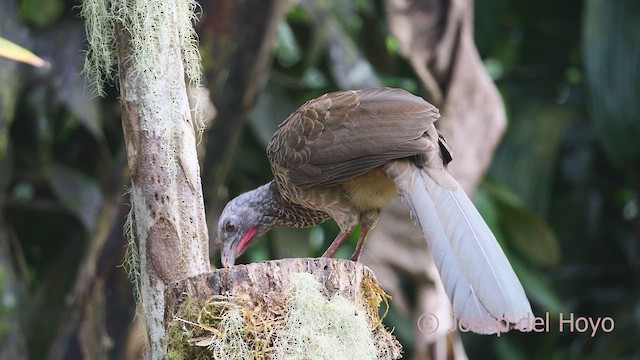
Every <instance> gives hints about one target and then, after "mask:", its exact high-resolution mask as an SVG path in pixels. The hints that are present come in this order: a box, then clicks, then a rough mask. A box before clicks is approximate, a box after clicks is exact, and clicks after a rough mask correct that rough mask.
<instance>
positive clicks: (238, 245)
mask: <svg viewBox="0 0 640 360" xmlns="http://www.w3.org/2000/svg"><path fill="white" fill-rule="evenodd" d="M255 236H256V229H255V228H251V229H250V230H249V231H247V233H246V234H245V235H244V236H243V237H242V239H240V241H237V240H232V241H227V242H226V243H225V244H224V246H223V248H222V254H221V259H220V261H222V265H223V266H224V267H227V268H229V267H232V266H233V264H235V262H236V258H237V257H238V256H240V255H242V253H243V252H244V251H245V250H246V249H247V247H248V246H249V244H251V243H252V242H253V238H254V237H255Z"/></svg>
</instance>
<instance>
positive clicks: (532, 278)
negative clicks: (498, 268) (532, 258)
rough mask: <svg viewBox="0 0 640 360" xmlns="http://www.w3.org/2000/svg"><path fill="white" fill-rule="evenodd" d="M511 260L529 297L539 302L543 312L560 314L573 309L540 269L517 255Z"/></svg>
mask: <svg viewBox="0 0 640 360" xmlns="http://www.w3.org/2000/svg"><path fill="white" fill-rule="evenodd" d="M509 262H510V263H511V266H512V267H513V271H515V272H516V274H517V275H518V278H519V279H520V281H521V282H522V286H524V288H525V291H526V293H527V296H528V297H529V299H531V301H532V302H533V303H535V304H537V305H538V307H539V308H541V309H542V310H543V312H549V313H550V314H559V313H568V312H569V311H570V310H571V309H569V307H568V306H567V305H566V304H565V303H564V302H563V301H562V300H561V298H560V296H559V295H558V293H557V292H556V291H555V290H554V289H553V288H552V287H551V286H550V285H549V281H548V280H547V279H545V277H544V276H543V274H541V273H540V271H539V270H536V269H533V268H531V267H528V266H526V265H524V264H523V263H522V262H521V261H520V260H518V258H517V257H512V258H509ZM535 315H536V316H542V315H544V314H538V313H536V314H535Z"/></svg>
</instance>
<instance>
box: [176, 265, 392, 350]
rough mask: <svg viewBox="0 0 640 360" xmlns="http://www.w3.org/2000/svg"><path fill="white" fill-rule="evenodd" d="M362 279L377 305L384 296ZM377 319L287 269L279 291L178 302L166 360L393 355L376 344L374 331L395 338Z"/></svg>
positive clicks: (386, 342)
mask: <svg viewBox="0 0 640 360" xmlns="http://www.w3.org/2000/svg"><path fill="white" fill-rule="evenodd" d="M369 282H370V284H369V285H367V289H369V290H370V291H369V293H368V295H366V296H368V298H365V301H367V302H368V301H370V300H367V299H371V301H373V302H375V303H376V304H379V303H380V302H381V301H383V299H385V298H386V294H384V292H382V290H381V289H379V287H377V286H373V285H372V284H375V279H373V278H372V279H369ZM363 290H364V289H363ZM376 309H377V307H375V308H374V309H373V311H375V310H376ZM379 321H380V319H379V317H377V313H376V314H373V315H372V314H363V313H361V310H359V309H358V308H357V307H356V306H355V304H354V303H353V302H351V301H350V300H348V299H347V298H345V297H344V296H341V295H339V294H336V295H334V296H332V297H331V298H327V297H326V296H325V295H324V294H323V293H322V291H321V284H320V283H319V282H318V280H316V279H315V277H314V276H313V275H311V274H308V273H299V274H293V275H292V276H291V279H290V286H289V288H288V289H287V290H286V291H285V292H282V291H280V292H277V291H272V292H268V293H265V294H264V295H263V296H262V298H258V299H244V298H239V297H233V296H222V295H219V296H215V297H212V298H211V299H208V300H207V301H198V300H195V299H193V298H188V299H187V300H185V301H184V302H183V303H182V305H180V306H179V308H178V310H177V313H176V314H175V315H174V320H173V321H172V322H170V324H169V326H168V330H167V335H168V339H169V342H168V353H167V359H171V360H182V359H224V360H227V359H294V360H295V359H367V360H369V359H376V358H379V357H380V356H379V355H382V358H385V359H386V358H397V357H399V355H397V356H388V355H385V354H386V353H385V352H387V351H388V350H387V349H386V348H383V349H377V348H376V343H377V342H379V341H380V339H379V338H380V336H381V334H382V335H384V334H386V336H387V338H385V339H384V341H385V344H388V343H390V342H392V341H395V340H394V339H392V336H391V335H390V334H388V333H387V332H386V331H383V330H384V329H383V327H381V326H379V323H378V322H379ZM389 338H391V340H390V339H389ZM375 339H378V341H376V340H375ZM380 352H382V353H380Z"/></svg>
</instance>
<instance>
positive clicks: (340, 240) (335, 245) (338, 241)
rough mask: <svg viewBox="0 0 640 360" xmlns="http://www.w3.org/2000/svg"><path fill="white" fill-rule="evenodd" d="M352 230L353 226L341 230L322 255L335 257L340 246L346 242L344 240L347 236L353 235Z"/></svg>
mask: <svg viewBox="0 0 640 360" xmlns="http://www.w3.org/2000/svg"><path fill="white" fill-rule="evenodd" d="M352 232H353V228H350V229H347V230H340V233H338V236H336V238H335V239H334V240H333V242H332V243H331V245H329V247H328V248H327V250H326V251H325V252H324V254H322V257H334V255H335V254H336V252H337V251H338V249H339V248H340V246H342V244H344V242H345V241H346V240H347V238H348V237H349V235H351V233H352Z"/></svg>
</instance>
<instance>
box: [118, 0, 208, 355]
mask: <svg viewBox="0 0 640 360" xmlns="http://www.w3.org/2000/svg"><path fill="white" fill-rule="evenodd" d="M173 11H174V13H173V15H174V16H173V18H172V19H173V21H176V22H177V20H176V16H177V15H176V14H177V9H176V8H175V7H174V8H173ZM116 26H122V27H121V28H120V29H118V30H119V31H117V34H118V36H117V39H116V46H117V53H118V67H119V80H120V94H121V101H122V108H123V115H124V116H123V129H124V135H125V142H126V147H127V155H128V163H129V171H130V172H131V201H132V204H133V209H132V211H133V225H134V229H133V231H134V233H135V238H136V240H137V242H138V252H139V265H140V300H141V303H142V308H143V310H144V314H145V319H146V323H147V332H148V335H149V340H150V345H151V357H152V358H153V359H161V358H164V349H165V348H166V343H165V338H164V334H165V332H164V294H165V290H166V286H167V284H170V283H173V282H174V281H176V280H179V279H183V278H186V277H188V276H194V275H197V274H200V273H203V272H207V271H209V269H210V265H209V259H208V253H209V249H208V232H207V227H206V221H205V214H204V204H203V197H202V187H201V183H200V170H199V165H198V160H197V154H196V134H195V126H194V124H193V121H192V118H191V113H190V108H189V103H188V98H187V91H186V84H185V77H184V73H185V72H184V66H183V62H182V57H181V48H180V46H179V45H180V42H179V38H178V34H177V33H176V32H173V33H172V32H169V33H168V34H169V36H173V37H174V41H169V42H162V43H160V44H162V45H164V46H166V47H165V48H159V49H157V51H158V52H159V53H160V54H163V56H161V57H160V61H161V62H162V63H161V64H160V67H159V68H156V69H153V71H136V70H138V69H135V68H134V67H133V66H132V63H133V62H132V61H130V56H131V54H132V53H133V49H132V47H133V44H132V43H131V41H130V40H131V39H129V38H128V36H127V30H126V27H125V26H124V25H122V24H116ZM164 26H166V27H168V28H169V29H174V28H175V27H176V23H173V24H164Z"/></svg>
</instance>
